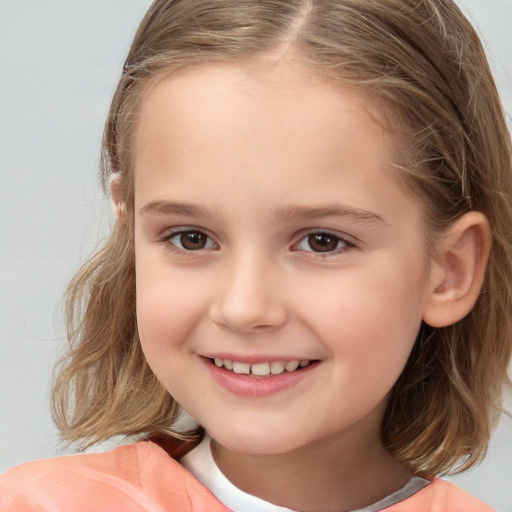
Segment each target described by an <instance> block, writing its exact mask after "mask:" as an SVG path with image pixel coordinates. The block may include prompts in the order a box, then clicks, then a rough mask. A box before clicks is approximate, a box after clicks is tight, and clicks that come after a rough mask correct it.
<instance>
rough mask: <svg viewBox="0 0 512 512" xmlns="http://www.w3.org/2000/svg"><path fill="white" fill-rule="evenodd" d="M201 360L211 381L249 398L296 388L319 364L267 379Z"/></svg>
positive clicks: (312, 364) (208, 360)
mask: <svg viewBox="0 0 512 512" xmlns="http://www.w3.org/2000/svg"><path fill="white" fill-rule="evenodd" d="M202 359H203V362H204V364H205V365H206V367H207V369H208V371H209V372H210V374H211V376H212V378H213V380H215V381H216V382H217V383H218V384H220V385H221V386H222V387H223V388H225V389H227V390H228V391H230V392H231V393H233V394H235V395H239V396H243V397H250V398H260V397H265V396H270V395H274V394H276V393H279V392H281V391H284V390H286V389H288V388H291V387H293V386H296V385H297V384H298V383H299V382H301V381H302V380H303V379H305V378H306V377H307V376H308V375H309V374H310V373H311V371H312V370H314V369H315V368H316V367H317V366H318V364H319V362H314V363H311V364H309V365H308V366H306V367H304V368H302V369H301V370H296V371H294V372H284V373H281V374H279V375H272V376H269V377H256V376H249V375H247V374H243V373H235V372H233V371H230V370H226V369H225V368H222V367H218V366H216V365H215V364H214V363H213V362H212V361H211V360H210V359H207V358H204V357H203V358H202Z"/></svg>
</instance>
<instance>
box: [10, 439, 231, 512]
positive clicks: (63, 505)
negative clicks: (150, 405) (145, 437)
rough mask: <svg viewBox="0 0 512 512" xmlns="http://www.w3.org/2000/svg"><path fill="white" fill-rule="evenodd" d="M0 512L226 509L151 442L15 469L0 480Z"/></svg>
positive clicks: (44, 461) (36, 462)
mask: <svg viewBox="0 0 512 512" xmlns="http://www.w3.org/2000/svg"><path fill="white" fill-rule="evenodd" d="M0 497H1V499H0V512H22V511H23V512H31V511H36V510H37V511H39V512H40V511H48V512H50V511H51V512H60V511H69V510H74V511H77V512H89V511H94V512H102V511H105V512H106V511H112V510H123V511H126V512H130V511H135V510H136V511H138V512H140V511H145V510H151V511H155V512H157V511H164V510H165V511H170V512H172V511H180V512H184V511H193V510H205V509H206V510H219V511H223V512H224V511H225V510H226V509H225V507H224V506H223V505H221V504H220V502H218V501H217V500H216V499H215V498H214V497H213V496H212V495H211V493H210V491H208V489H206V488H205V487H204V486H202V485H201V484H200V483H199V482H197V480H195V478H194V477H193V476H192V475H191V474H190V473H189V472H188V471H186V470H185V469H184V468H183V467H182V466H181V465H180V464H179V463H178V462H176V461H175V460H174V459H173V458H171V457H170V456H169V455H168V454H167V453H166V452H165V451H164V450H163V449H162V448H160V447H159V446H158V445H156V444H154V443H152V442H138V443H135V444H132V445H128V446H121V447H119V448H116V449H115V450H112V451H110V452H106V453H94V454H82V455H71V456H66V457H58V458H55V459H46V460H41V461H34V462H29V463H26V464H22V465H20V466H17V467H15V468H13V469H11V470H9V471H8V472H7V473H5V474H4V475H2V477H1V479H0Z"/></svg>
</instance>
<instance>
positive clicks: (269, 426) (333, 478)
mask: <svg viewBox="0 0 512 512" xmlns="http://www.w3.org/2000/svg"><path fill="white" fill-rule="evenodd" d="M376 116H378V105H375V104H373V103H371V102H369V101H367V100H365V98H364V97H363V96H362V95H360V94H359V93H357V92H355V91H351V90H346V89H343V88H340V87H337V86H333V85H330V84H328V83H325V82H324V81H322V80H321V79H319V78H317V77H316V76H314V75H312V74H310V73H308V72H307V71H305V70H304V69H302V68H301V67H300V66H299V65H297V64H296V63H295V62H294V60H293V59H292V58H290V57H287V58H281V59H272V58H270V57H268V58H265V59H263V60H259V61H254V62H251V63H247V64H245V65H243V66H242V65H238V66H228V65H221V64H215V65H211V66H203V67H200V68H195V69H190V70H188V71H186V72H184V73H183V74H181V75H179V76H174V77H171V78H166V79H164V80H163V81H160V82H159V83H158V84H156V85H155V86H153V87H152V88H151V89H150V90H149V91H148V92H147V93H146V94H145V96H144V98H143V101H142V104H141V107H140V116H139V123H138V127H137V130H136V134H135V140H134V169H135V253H136V274H137V318H138V327H139V333H140V338H141V343H142V347H143V350H144V352H145V355H146V357H147V360H148V362H149V364H150V366H151V367H152V369H153V371H154V372H155V374H156V375H157V377H158V378H159V379H160V380H161V382H162V383H163V384H164V386H165V387H166V388H167V390H168V391H169V392H170V393H171V394H172V396H173V397H175V399H176V400H177V401H178V402H179V403H180V404H181V405H182V406H183V407H184V408H185V409H186V410H187V411H188V412H189V413H190V414H191V415H192V416H193V417H194V418H195V419H196V420H197V421H198V422H199V423H200V424H201V425H203V426H204V427H205V429H206V430H207V431H208V432H209V433H210V434H211V436H212V437H213V439H214V446H213V448H214V457H215V459H216V462H217V464H218V466H219V468H220V469H221V470H222V471H223V473H224V474H225V475H226V476H227V477H228V478H229V479H230V480H231V481H232V482H233V483H234V484H235V485H237V486H238V487H240V488H241V489H243V490H245V491H247V492H250V493H251V494H254V495H256V496H259V497H261V498H263V499H266V500H269V501H271V502H274V503H276V504H279V505H283V506H287V507H290V508H293V509H296V510H304V511H310V510H311V511H312V510H322V511H327V512H328V511H334V510H337V511H340V510H351V509H354V508H359V507H363V506H366V505H369V504H371V503H373V502H375V501H377V500H379V499H381V498H383V497H384V496H387V495H388V494H390V493H391V492H393V491H395V490H397V489H398V488H400V487H401V486H403V485H404V483H405V482H406V481H407V479H408V478H409V477H410V472H409V470H408V468H406V467H405V466H403V465H402V464H400V463H399V462H397V461H396V460H395V459H394V458H393V457H392V456H391V454H390V453H389V452H388V451H387V450H386V449H385V448H384V447H383V446H382V443H381V440H380V434H379V432H380V425H381V422H382V416H383V413H384V410H385V407H386V402H387V397H388V394H389V392H390V390H391V388H392V386H393V384H394V383H395V382H396V380H397V378H398V377H399V375H400V373H401V371H402V369H403V367H404V365H405V363H406V361H407V358H408V356H409V354H410V351H411V349H412V346H413V344H414V341H415V338H416V335H417V333H418V330H419V327H420V324H421V321H422V318H423V316H424V311H425V308H426V305H427V304H428V297H429V290H430V288H429V283H430V282H431V275H430V273H429V268H430V266H429V262H428V260H427V253H426V249H425V237H424V230H423V215H422V211H421V207H420V204H419V202H418V200H417V199H415V198H414V197H412V196H411V195H410V194H409V193H408V192H407V191H406V190H405V189H404V188H403V186H402V185H401V183H400V181H399V180H398V179H397V177H396V171H395V170H394V169H393V168H392V166H391V164H390V147H391V144H390V141H389V140H388V138H387V136H386V134H385V133H384V132H383V131H382V128H381V127H380V126H379V124H378V123H377V122H376V121H375V117H376ZM178 203H179V205H178V206H177V204H178ZM183 205H186V206H183ZM186 230H189V231H190V230H193V231H196V232H197V231H199V232H201V233H204V235H205V236H207V237H208V238H205V240H207V243H206V245H205V246H204V247H203V248H200V249H197V250H187V249H186V248H185V247H184V246H183V245H182V242H183V240H184V238H183V237H181V235H180V233H181V232H183V231H186ZM324 232H328V233H329V234H330V236H331V239H332V240H334V242H335V243H334V245H335V248H334V249H333V250H331V251H329V252H326V253H318V252H315V250H313V249H314V248H316V246H315V247H313V248H312V247H311V245H310V244H309V242H310V240H311V239H309V238H308V236H309V235H310V234H311V233H324ZM176 233H178V234H176ZM185 240H188V239H187V238H185ZM213 354H221V357H222V355H230V356H233V358H234V359H236V358H240V359H242V358H255V357H256V358H260V359H266V360H269V361H272V360H279V359H287V360H292V359H298V360H301V359H307V360H317V361H319V362H318V363H317V364H316V366H315V368H314V369H312V370H311V371H309V372H308V374H307V376H305V377H304V378H302V379H301V380H299V381H298V382H297V383H296V384H294V385H293V386H291V387H288V388H286V389H284V390H282V391H280V392H277V393H273V394H271V395H270V396H263V397H246V396H243V397H242V396H238V395H237V394H235V393H232V392H231V391H229V390H226V389H225V388H224V387H223V386H221V385H220V384H218V382H216V381H215V380H213V379H212V377H211V374H210V372H209V370H208V368H207V364H205V358H204V357H203V356H208V357H211V356H212V355H213ZM319 497H320V498H319Z"/></svg>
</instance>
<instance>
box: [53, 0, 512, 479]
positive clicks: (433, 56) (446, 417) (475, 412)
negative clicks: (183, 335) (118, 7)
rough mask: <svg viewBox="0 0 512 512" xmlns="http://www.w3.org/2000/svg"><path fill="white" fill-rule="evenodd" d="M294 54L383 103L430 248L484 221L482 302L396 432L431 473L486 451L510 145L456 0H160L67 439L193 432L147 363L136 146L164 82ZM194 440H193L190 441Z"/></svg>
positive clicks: (71, 297) (119, 122) (79, 287)
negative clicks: (447, 232)
mask: <svg viewBox="0 0 512 512" xmlns="http://www.w3.org/2000/svg"><path fill="white" fill-rule="evenodd" d="M284 48H286V49H287V51H294V52H296V54H297V55H299V56H300V57H301V59H302V62H303V63H304V66H308V67H310V68H311V69H314V70H315V72H316V73H317V74H318V75H319V76H321V77H323V78H324V79H325V80H328V81H330V82H332V83H337V84H340V86H343V87H347V86H348V87H354V88H358V89H360V90H362V91H364V93H366V94H370V95H372V96H374V97H376V98H378V99H379V101H380V104H381V105H384V106H385V109H384V110H385V111H386V112H387V113H388V116H387V122H386V124H387V129H388V130H389V131H390V132H391V133H392V135H393V139H394V141H395V145H396V151H395V162H394V164H395V166H396V167H397V169H398V172H399V174H400V176H401V177H402V179H403V182H404V183H405V185H406V186H407V187H409V189H410V190H411V191H412V193H414V194H415V195H416V196H417V198H418V200H419V201H421V202H422V204H423V205H424V210H425V217H426V218H425V232H426V234H427V238H432V237H434V236H435V234H436V233H438V232H440V230H443V229H445V228H446V227H448V226H449V225H450V223H452V222H453V221H454V219H457V218H458V217H460V216H461V215H462V214H464V213H465V212H467V211H470V210H476V211H480V212H483V213H484V214H485V215H486V216H487V218H488V220H489V222H490V225H491V229H492V234H493V244H492V249H491V254H490V259H489V263H488V267H487V274H486V279H485V283H484V287H483V290H482V292H481V295H480V297H479V299H478V301H477V303H476V305H475V307H474V309H473V311H472V312H471V313H470V314H469V315H468V316H467V317H466V318H464V319H463V320H461V321H460V322H458V323H456V324H455V325H452V326H449V327H446V328H442V329H434V328H431V327H429V326H427V325H423V326H422V327H421V330H420V333H419V335H418V338H417V341H416V344H415V346H414V349H413V351H412V353H411V356H410V358H409V361H408V363H407V365H406V367H405V369H404V371H403V373H402V375H401V377H400V378H399V380H398V382H397V383H396V385H395V386H394V388H393V390H392V393H391V396H390V399H389V403H388V406H387V410H386V413H385V417H384V421H383V424H382V438H383V440H384V443H385V445H386V446H387V447H388V448H389V450H391V452H392V453H393V454H394V455H395V457H396V458H397V459H399V460H401V461H404V462H406V463H408V464H410V465H412V467H413V468H415V469H416V470H418V471H423V472H425V473H427V474H431V475H433V474H437V473H443V472H446V471H449V470H454V469H455V470H462V469H465V468H467V467H469V466H471V465H473V464H474V463H476V462H478V461H479V460H480V459H481V458H482V457H483V455H484V454H485V451H486V448H487V445H488V441H489V437H490V433H491V430H492V427H493V425H495V422H496V421H497V419H498V417H499V413H500V412H501V405H502V387H503V384H504V383H505V382H509V381H508V377H507V365H508V361H509V360H510V355H511V344H512V300H511V295H512V259H511V258H512V247H511V243H512V236H511V231H512V201H511V197H512V168H511V167H512V164H511V143H510V136H509V133H508V131H507V126H506V122H505V119H504V114H503V110H502V106H501V104H500V100H499V96H498V93H497V91H496V87H495V84H494V81H493V78H492V76H491V72H490V70H489V66H488V63H487V60H486V57H485V53H484V50H483V48H482V45H481V43H480V41H479V38H478V36H477V35H476V33H475V31H474V29H473V28H472V27H471V25H470V23H469V22H468V21H467V20H466V18H465V17H464V16H463V14H462V13H461V12H460V10H459V9H458V8H457V6H456V5H455V4H454V3H453V2H452V1H451V0H156V1H155V2H154V3H153V4H152V5H151V7H150V9H149V11H148V12H147V14H146V15H145V17H144V19H143V20H142V22H141V25H140V27H139V29H138V31H137V33H136V35H135V39H134V41H133V44H132V46H131V48H130V51H129V54H128V57H127V59H126V62H125V64H124V67H123V71H122V75H121V78H120V80H119V84H118V86H117V90H116V92H115V95H114V98H113V101H112V104H111V108H110V112H109V115H108V119H107V123H106V127H105V132H104V139H103V147H102V162H101V176H102V179H103V184H104V186H105V188H107V185H108V180H109V177H110V176H111V175H112V174H113V173H116V175H117V176H119V179H120V183H121V187H122V188H123V193H124V197H125V199H126V222H118V223H117V224H116V226H115V227H114V230H113V233H112V236H111V238H110V239H109V240H108V242H107V243H106V245H105V246H104V247H103V248H102V249H101V250H100V251H99V252H98V253H97V254H96V255H94V256H93V257H92V258H91V259H90V260H89V261H88V262H87V263H86V264H85V265H84V266H83V267H82V268H81V270H80V271H79V272H78V274H77V275H76V276H75V278H74V279H73V281H72V282H71V284H70V287H69V291H68V302H67V318H68V336H69V342H70V346H69V350H68V352H67V354H66V355H65V356H64V357H63V358H62V360H61V361H60V364H59V367H58V373H57V376H56V382H55V387H54V394H53V412H54V417H55V420H56V422H57V424H58V426H59V427H60V429H61V432H62V436H63V438H64V439H65V440H68V441H80V442H81V444H82V446H87V445H90V444H93V443H95V442H98V441H102V440H105V439H107V438H109V437H111V436H113V435H120V434H123V435H134V434H142V433H146V434H157V435H164V436H171V437H179V438H183V437H184V435H183V433H179V432H178V431H177V430H176V420H177V418H178V415H179V412H180V409H179V406H178V405H177V404H176V402H175V401H174V399H173V397H172V396H170V395H169V394H168V393H167V391H166V390H165V389H164V388H163V386H162V385H161V384H160V383H159V382H158V380H157V379H156V377H155V376H154V375H153V373H152V371H151V369H150V368H149V366H148V365H147V363H146V361H145V358H144V356H143V353H142V350H141V347H140V343H139V339H138V334H137V323H136V311H135V270H134V242H133V194H134V191H133V172H132V164H131V162H132V155H131V141H132V137H133V133H134V128H135V127H136V125H137V115H138V105H139V102H140V100H141V97H142V96H143V94H144V92H145V90H146V89H147V88H148V87H149V86H150V85H151V84H153V83H155V81H157V80H160V79H162V78H165V77H168V76H172V74H173V73H176V72H181V71H182V70H184V69H186V68H187V67H190V66H197V65H201V64H204V63H212V62H230V63H233V62H237V61H240V62H242V61H244V60H248V59H251V58H254V57H255V56H257V55H258V54H263V53H265V52H272V51H275V50H279V49H284ZM185 437H186V436H185Z"/></svg>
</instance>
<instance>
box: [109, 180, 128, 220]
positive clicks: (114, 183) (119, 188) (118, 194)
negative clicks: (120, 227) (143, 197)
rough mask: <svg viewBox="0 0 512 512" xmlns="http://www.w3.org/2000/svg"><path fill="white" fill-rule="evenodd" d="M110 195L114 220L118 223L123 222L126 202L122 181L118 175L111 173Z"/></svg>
mask: <svg viewBox="0 0 512 512" xmlns="http://www.w3.org/2000/svg"><path fill="white" fill-rule="evenodd" d="M109 186H110V194H111V196H112V202H113V204H114V211H115V214H116V218H117V220H119V221H124V220H125V218H126V201H125V194H124V187H123V180H122V178H121V175H120V174H117V173H113V174H112V175H111V176H110V183H109Z"/></svg>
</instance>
